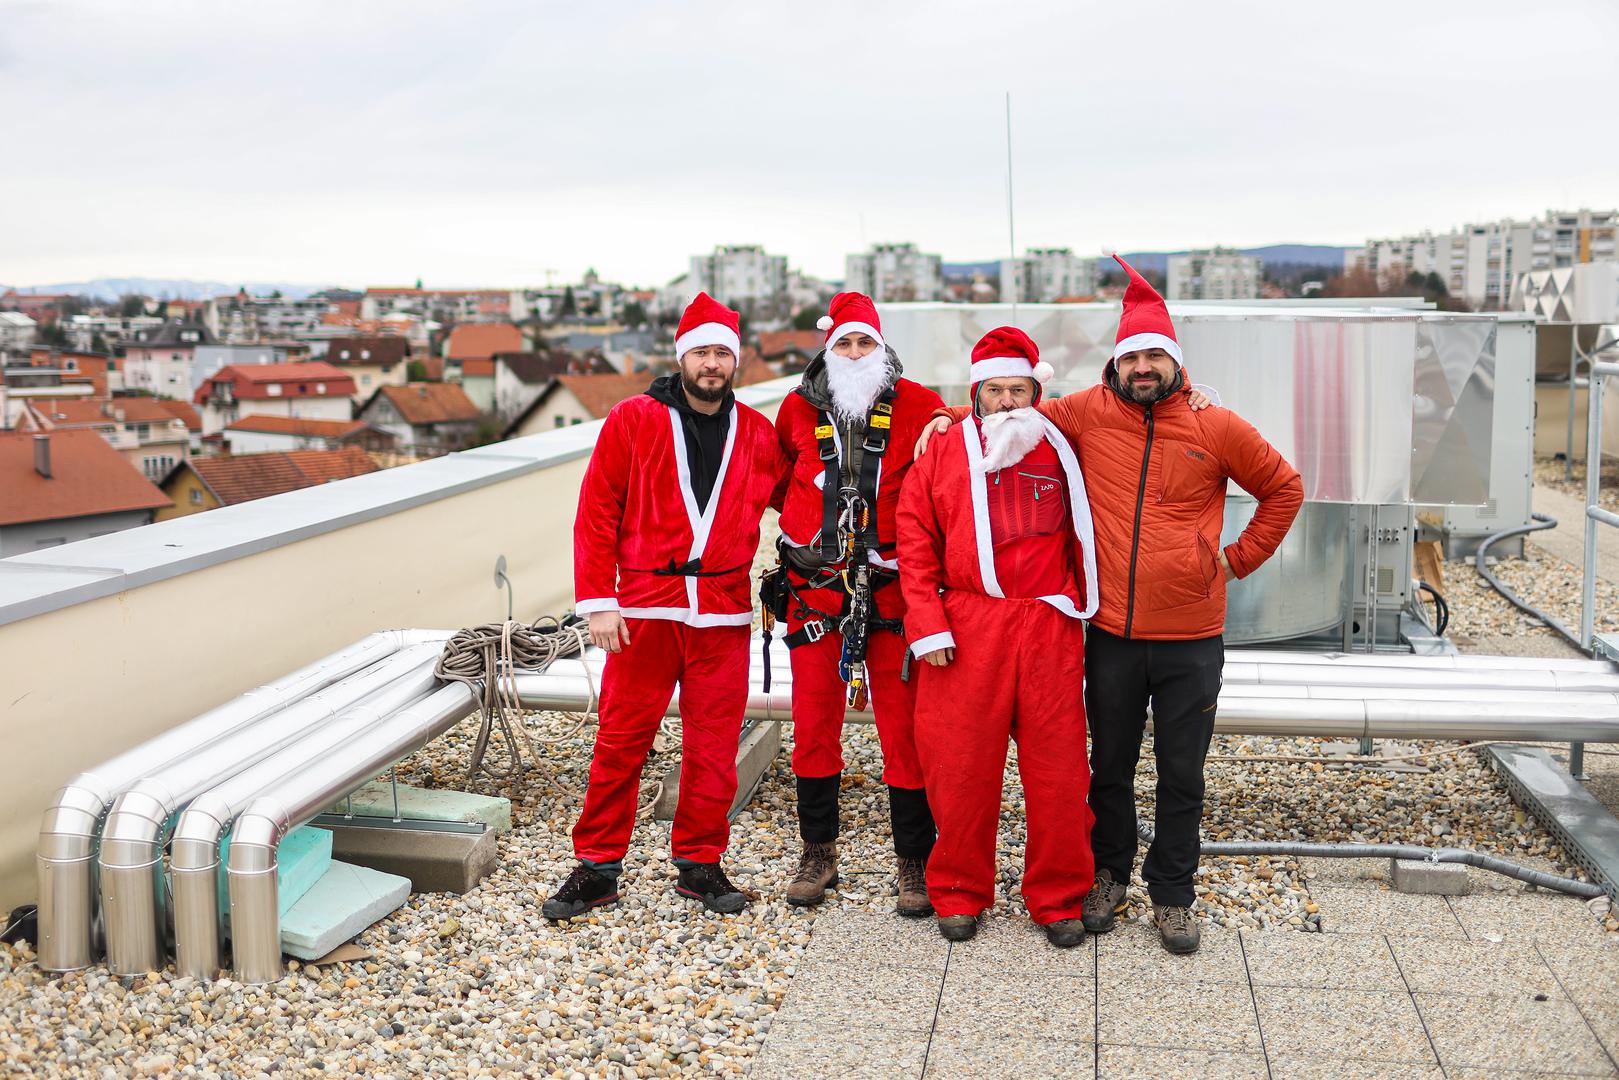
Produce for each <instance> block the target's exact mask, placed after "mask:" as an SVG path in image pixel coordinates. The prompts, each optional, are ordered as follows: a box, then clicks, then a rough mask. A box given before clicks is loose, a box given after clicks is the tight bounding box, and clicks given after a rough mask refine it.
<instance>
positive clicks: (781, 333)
mask: <svg viewBox="0 0 1619 1080" xmlns="http://www.w3.org/2000/svg"><path fill="white" fill-rule="evenodd" d="M825 342H826V335H825V334H823V333H821V332H820V331H819V330H766V331H764V332H763V333H761V334H760V335H759V353H760V355H762V356H765V357H768V358H770V359H772V360H774V359H775V358H776V357H778V356H782V355H783V354H785V353H786V352H787V351H788V350H795V351H797V352H800V353H803V354H804V355H805V356H814V355H815V354H816V353H818V352H820V351H821V346H822V345H823V344H824V343H825Z"/></svg>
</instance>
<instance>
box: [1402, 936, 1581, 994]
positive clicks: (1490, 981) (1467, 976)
mask: <svg viewBox="0 0 1619 1080" xmlns="http://www.w3.org/2000/svg"><path fill="white" fill-rule="evenodd" d="M1391 945H1392V946H1393V948H1394V957H1395V959H1396V960H1398V961H1399V964H1400V972H1401V974H1403V975H1404V976H1405V982H1406V985H1407V986H1408V987H1410V989H1411V990H1412V992H1413V993H1429V994H1468V995H1473V996H1477V997H1507V998H1525V997H1529V998H1532V997H1534V995H1536V994H1545V995H1547V996H1548V997H1551V998H1559V999H1561V998H1563V996H1564V995H1563V991H1562V989H1561V988H1560V987H1559V986H1558V985H1557V977H1556V975H1554V974H1553V973H1552V969H1551V968H1549V967H1547V966H1546V962H1545V961H1544V960H1542V959H1541V957H1540V954H1539V953H1538V952H1536V951H1535V948H1534V946H1533V945H1530V944H1527V943H1525V942H1518V941H1510V942H1502V943H1500V944H1494V943H1492V942H1488V941H1477V940H1474V941H1442V940H1437V939H1433V938H1394V939H1392V940H1391Z"/></svg>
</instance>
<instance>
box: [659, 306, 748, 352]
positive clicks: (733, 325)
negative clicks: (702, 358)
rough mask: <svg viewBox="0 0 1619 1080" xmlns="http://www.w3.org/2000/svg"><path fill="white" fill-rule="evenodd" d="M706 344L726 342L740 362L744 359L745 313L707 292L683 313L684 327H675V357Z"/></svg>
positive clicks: (726, 345)
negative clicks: (743, 326) (743, 328)
mask: <svg viewBox="0 0 1619 1080" xmlns="http://www.w3.org/2000/svg"><path fill="white" fill-rule="evenodd" d="M702 345H724V346H725V347H726V348H727V349H730V350H731V355H732V356H734V357H736V359H737V362H738V363H741V361H742V316H741V315H739V314H737V313H736V312H734V311H732V310H731V309H730V308H728V307H726V306H725V305H724V304H722V303H720V302H719V301H718V300H716V299H714V298H713V297H712V296H710V295H708V294H707V293H706V292H700V293H698V294H697V298H696V299H695V300H693V301H692V302H691V303H689V304H687V305H686V310H685V312H684V313H683V314H682V315H681V316H680V326H679V327H677V328H676V329H675V358H676V359H677V360H678V359H679V358H680V357H682V356H685V355H686V354H687V353H688V352H690V351H691V350H692V349H695V348H698V347H699V346H702Z"/></svg>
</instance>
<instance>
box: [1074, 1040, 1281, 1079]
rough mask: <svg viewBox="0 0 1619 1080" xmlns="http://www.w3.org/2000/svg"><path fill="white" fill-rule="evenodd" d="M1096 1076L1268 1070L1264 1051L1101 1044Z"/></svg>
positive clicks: (1232, 1074)
mask: <svg viewBox="0 0 1619 1080" xmlns="http://www.w3.org/2000/svg"><path fill="white" fill-rule="evenodd" d="M1096 1076H1097V1080H1164V1078H1165V1077H1186V1078H1187V1080H1193V1078H1196V1080H1268V1078H1269V1076H1270V1074H1269V1072H1267V1071H1266V1068H1265V1057H1264V1055H1263V1054H1242V1053H1232V1052H1229V1051H1214V1050H1159V1049H1150V1048H1148V1047H1142V1046H1103V1047H1101V1048H1100V1049H1099V1050H1098V1052H1097V1062H1096Z"/></svg>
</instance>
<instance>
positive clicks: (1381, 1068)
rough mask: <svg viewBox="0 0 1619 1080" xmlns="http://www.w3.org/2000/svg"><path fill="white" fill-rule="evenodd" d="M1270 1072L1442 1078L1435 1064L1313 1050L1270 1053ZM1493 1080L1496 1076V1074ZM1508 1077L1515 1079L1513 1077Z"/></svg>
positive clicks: (1291, 1076)
mask: <svg viewBox="0 0 1619 1080" xmlns="http://www.w3.org/2000/svg"><path fill="white" fill-rule="evenodd" d="M1270 1069H1271V1076H1273V1077H1282V1078H1285V1080H1444V1077H1445V1072H1444V1070H1443V1069H1441V1068H1439V1066H1437V1065H1418V1064H1416V1063H1415V1062H1411V1061H1366V1060H1364V1059H1359V1058H1357V1059H1353V1060H1350V1059H1346V1058H1329V1057H1321V1056H1319V1055H1316V1054H1272V1055H1270ZM1496 1080H1500V1078H1499V1077H1497V1078H1496ZM1512 1080H1519V1078H1518V1077H1513V1078H1512Z"/></svg>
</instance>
